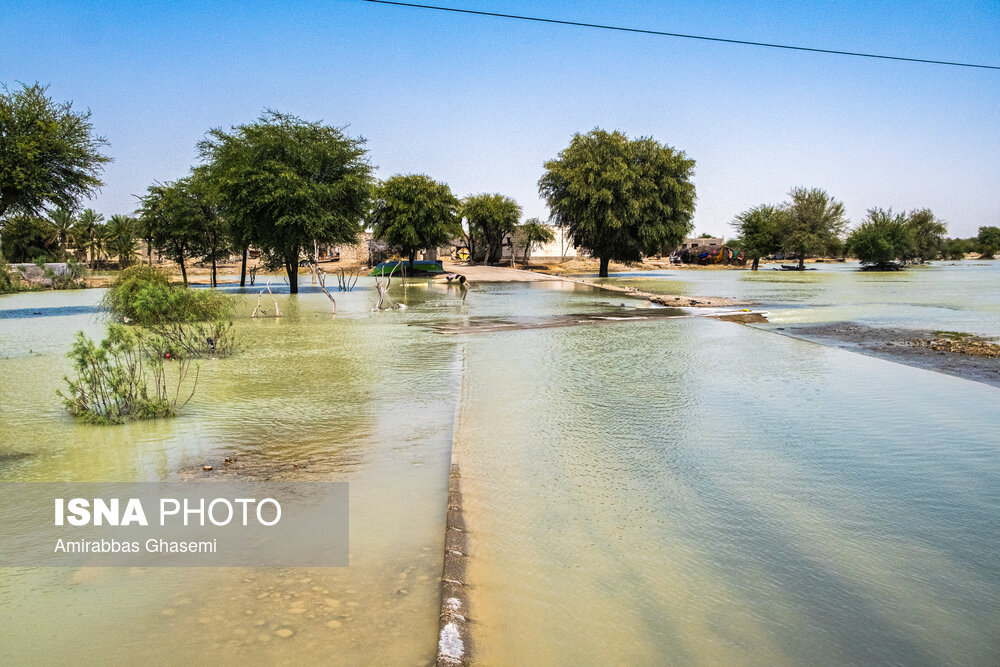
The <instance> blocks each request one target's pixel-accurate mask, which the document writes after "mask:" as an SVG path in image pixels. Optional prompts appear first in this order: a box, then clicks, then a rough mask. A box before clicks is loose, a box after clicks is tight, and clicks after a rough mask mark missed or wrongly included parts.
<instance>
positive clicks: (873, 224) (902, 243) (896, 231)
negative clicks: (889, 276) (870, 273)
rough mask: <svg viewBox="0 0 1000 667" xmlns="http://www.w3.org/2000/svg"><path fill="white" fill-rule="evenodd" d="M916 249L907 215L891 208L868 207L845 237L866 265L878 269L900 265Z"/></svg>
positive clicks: (849, 248)
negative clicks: (897, 212) (855, 226)
mask: <svg viewBox="0 0 1000 667" xmlns="http://www.w3.org/2000/svg"><path fill="white" fill-rule="evenodd" d="M915 250H916V240H915V238H914V232H913V228H912V227H911V226H910V225H909V222H908V219H907V216H906V215H905V214H903V213H899V214H896V213H893V212H892V209H888V210H884V209H881V208H872V209H868V215H867V216H866V217H865V220H864V222H862V223H861V224H860V225H859V226H858V227H857V229H855V230H854V231H853V232H851V235H850V236H849V237H847V251H848V252H849V253H851V254H852V255H854V256H855V257H857V258H858V259H859V260H860V261H861V263H862V264H864V265H865V268H868V269H875V270H878V271H885V270H887V269H893V268H895V269H898V268H900V266H901V265H902V263H904V262H905V261H906V260H907V259H909V258H911V257H913V256H914V252H915ZM896 262H900V264H897V263H896Z"/></svg>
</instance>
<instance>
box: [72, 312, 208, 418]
mask: <svg viewBox="0 0 1000 667" xmlns="http://www.w3.org/2000/svg"><path fill="white" fill-rule="evenodd" d="M169 350H170V346H169V344H168V343H167V341H165V340H163V339H162V338H161V337H159V336H155V335H150V334H147V333H145V332H143V331H142V330H141V329H130V328H128V327H124V326H122V325H120V324H112V325H111V326H110V327H109V329H108V336H107V338H105V339H104V340H103V341H101V342H100V343H99V344H95V343H94V341H92V340H90V339H89V338H87V337H86V336H85V335H84V333H83V332H82V331H81V332H78V333H77V335H76V341H75V342H74V343H73V347H72V349H71V350H70V352H69V355H68V356H69V358H70V359H72V360H73V371H74V373H75V378H74V379H70V378H69V377H64V380H65V381H66V384H67V393H63V392H62V391H57V392H56V393H57V394H58V395H59V397H60V398H62V399H63V404H64V405H65V406H66V409H67V410H69V412H70V414H72V415H73V416H74V417H78V418H80V419H82V420H84V421H87V422H90V423H92V424H121V423H123V422H125V421H128V420H131V419H158V418H161V417H170V416H173V415H175V414H176V413H177V410H178V409H179V408H180V407H183V405H184V404H186V403H187V401H188V400H190V399H191V396H193V395H194V390H195V387H196V386H197V384H198V369H197V367H195V369H194V376H193V378H192V377H191V360H190V358H188V357H184V356H181V355H174V354H171V356H170V357H169V361H168V358H167V353H168V351H169ZM168 365H169V366H170V372H169V373H168V370H167V366H168ZM168 376H169V377H168ZM189 387H190V391H189V390H188V388H189ZM182 397H184V400H183V402H182V401H181V398H182Z"/></svg>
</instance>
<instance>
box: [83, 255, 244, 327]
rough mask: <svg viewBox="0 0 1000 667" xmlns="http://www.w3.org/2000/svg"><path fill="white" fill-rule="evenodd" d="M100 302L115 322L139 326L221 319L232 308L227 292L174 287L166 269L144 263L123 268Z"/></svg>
mask: <svg viewBox="0 0 1000 667" xmlns="http://www.w3.org/2000/svg"><path fill="white" fill-rule="evenodd" d="M101 305H102V307H103V308H104V309H105V310H106V311H107V312H108V314H109V315H110V316H111V318H112V319H113V320H115V321H116V322H123V323H127V324H139V325H142V326H152V325H160V324H168V323H178V322H206V321H209V320H221V319H225V318H227V317H229V316H230V315H231V314H232V312H233V308H234V306H233V300H232V298H231V297H229V296H228V295H226V294H222V293H221V292H216V291H215V290H207V289H206V290H196V289H191V288H187V287H175V286H173V285H171V284H170V279H169V278H168V276H167V274H166V273H164V272H163V271H161V270H160V269H156V268H153V267H150V266H146V265H144V264H139V265H136V266H133V267H130V268H128V269H125V270H124V271H122V272H121V274H119V276H118V277H117V278H116V279H115V281H114V282H113V283H112V284H111V286H110V287H109V288H108V291H107V293H106V294H105V295H104V300H103V301H102V302H101Z"/></svg>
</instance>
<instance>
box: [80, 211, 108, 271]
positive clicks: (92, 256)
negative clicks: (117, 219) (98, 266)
mask: <svg viewBox="0 0 1000 667" xmlns="http://www.w3.org/2000/svg"><path fill="white" fill-rule="evenodd" d="M103 220H104V216H103V215H101V214H100V213H98V212H97V211H95V210H94V209H92V208H88V209H85V210H84V211H83V212H82V213H81V214H80V217H79V218H77V221H76V230H77V233H78V234H79V235H80V238H81V239H82V240H83V247H84V249H85V250H86V251H87V262H88V263H89V264H90V265H91V267H90V268H91V269H93V268H94V263H95V262H96V261H97V252H96V251H97V237H96V234H97V228H98V227H99V226H100V225H101V222H102V221H103Z"/></svg>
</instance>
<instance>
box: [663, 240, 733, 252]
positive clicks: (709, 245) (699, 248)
mask: <svg viewBox="0 0 1000 667" xmlns="http://www.w3.org/2000/svg"><path fill="white" fill-rule="evenodd" d="M725 244H726V240H725V239H724V238H720V237H712V238H704V239H696V238H687V239H684V242H683V243H681V244H680V245H679V246H677V248H676V249H675V250H674V252H676V253H682V252H684V251H685V250H687V251H688V252H690V253H699V254H700V253H703V252H712V251H713V250H718V249H719V248H721V247H722V246H724V245H725Z"/></svg>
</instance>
